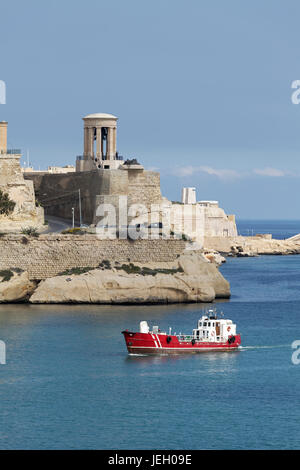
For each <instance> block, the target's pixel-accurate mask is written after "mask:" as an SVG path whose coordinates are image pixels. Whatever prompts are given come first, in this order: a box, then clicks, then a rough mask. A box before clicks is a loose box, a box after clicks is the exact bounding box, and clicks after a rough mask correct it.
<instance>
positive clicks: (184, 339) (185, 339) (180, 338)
mask: <svg viewBox="0 0 300 470" xmlns="http://www.w3.org/2000/svg"><path fill="white" fill-rule="evenodd" d="M176 336H177V338H178V341H180V342H183V343H188V342H191V341H192V340H193V339H194V340H195V341H196V343H207V342H211V338H195V337H194V336H193V335H176ZM216 338H218V339H216ZM216 338H214V339H213V341H217V342H220V343H223V342H226V341H227V339H225V338H223V336H217V337H216Z"/></svg>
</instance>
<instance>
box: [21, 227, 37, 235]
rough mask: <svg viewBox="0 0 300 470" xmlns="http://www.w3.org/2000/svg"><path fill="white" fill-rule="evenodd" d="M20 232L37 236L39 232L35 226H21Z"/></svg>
mask: <svg viewBox="0 0 300 470" xmlns="http://www.w3.org/2000/svg"><path fill="white" fill-rule="evenodd" d="M21 233H23V235H29V236H30V237H38V236H39V232H38V231H37V228H35V227H27V228H22V230H21Z"/></svg>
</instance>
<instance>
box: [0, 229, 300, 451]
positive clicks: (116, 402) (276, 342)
mask: <svg viewBox="0 0 300 470" xmlns="http://www.w3.org/2000/svg"><path fill="white" fill-rule="evenodd" d="M281 224H282V225H281V228H280V227H279V225H280V223H279V222H278V223H277V230H278V231H280V230H281V233H284V231H285V228H284V224H285V223H281ZM265 227H266V230H267V229H268V227H267V224H265ZM288 230H289V229H288ZM221 269H222V272H223V274H224V276H225V277H226V278H227V279H228V280H229V281H230V282H231V286H232V299H231V300H230V301H227V302H218V304H217V306H218V308H220V309H222V310H223V312H224V313H225V315H226V316H229V317H230V318H231V319H233V320H234V321H235V322H237V325H238V330H239V331H240V333H241V335H242V343H243V347H242V349H241V350H240V351H238V352H231V353H222V352H218V353H206V354H198V355H192V356H189V355H185V356H173V357H151V356H128V355H127V352H126V349H125V345H124V340H123V337H122V336H121V333H120V332H121V331H122V330H123V329H125V328H130V329H131V328H133V329H136V328H138V324H139V321H140V320H143V319H144V320H148V321H149V322H150V323H151V324H157V325H159V326H160V327H161V328H162V329H164V328H166V329H167V328H168V327H169V326H172V327H173V328H174V329H175V330H176V331H177V332H179V331H186V332H191V330H192V328H193V327H194V326H195V325H196V322H197V320H198V318H199V317H200V315H201V307H202V305H173V306H136V307H133V306H130V307H129V306H126V307H125V306H124V307H120V306H82V305H77V306H60V305H58V306H29V305H2V306H0V339H2V340H3V341H5V342H6V345H7V364H6V365H0V403H1V405H0V422H1V426H0V448H2V449H61V448H62V449H95V448H99V449H276V448H280V449H287V448H292V449H297V448H299V447H300V445H299V438H300V436H299V422H300V407H299V391H300V365H293V363H292V361H291V356H292V352H293V349H292V348H291V344H292V342H293V341H294V340H297V339H298V340H300V328H299V325H300V256H290V257H283V256H277V257H276V256H269V257H259V258H236V259H229V260H228V262H227V263H226V264H225V265H223V266H222V268H221Z"/></svg>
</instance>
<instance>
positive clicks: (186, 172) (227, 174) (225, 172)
mask: <svg viewBox="0 0 300 470" xmlns="http://www.w3.org/2000/svg"><path fill="white" fill-rule="evenodd" d="M174 173H175V174H176V176H180V177H184V176H190V175H194V174H195V173H206V174H208V175H212V176H216V177H217V178H219V179H221V180H232V179H236V178H240V176H241V175H240V174H239V173H238V172H237V171H235V170H230V169H226V168H223V169H217V168H212V167H210V166H183V167H180V168H176V169H175V170H174Z"/></svg>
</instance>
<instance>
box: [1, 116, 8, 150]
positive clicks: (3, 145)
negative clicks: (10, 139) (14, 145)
mask: <svg viewBox="0 0 300 470" xmlns="http://www.w3.org/2000/svg"><path fill="white" fill-rule="evenodd" d="M6 152H7V122H6V121H2V122H0V153H6Z"/></svg>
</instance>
